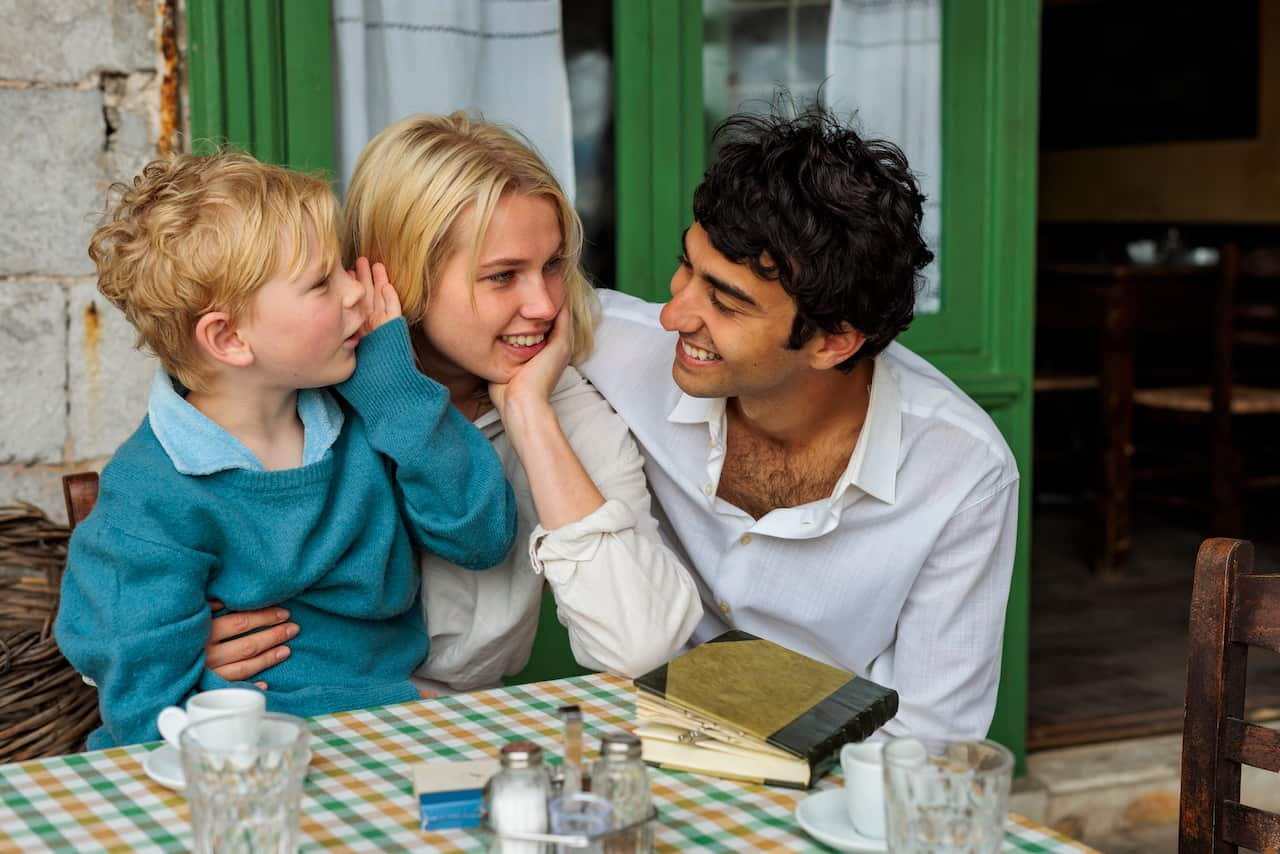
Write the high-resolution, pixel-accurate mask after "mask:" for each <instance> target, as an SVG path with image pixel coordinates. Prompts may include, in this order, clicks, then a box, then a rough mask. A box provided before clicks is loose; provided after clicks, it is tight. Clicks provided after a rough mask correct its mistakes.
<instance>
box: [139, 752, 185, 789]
mask: <svg viewBox="0 0 1280 854" xmlns="http://www.w3.org/2000/svg"><path fill="white" fill-rule="evenodd" d="M142 770H143V771H146V772H147V776H148V777H150V778H151V779H152V780H155V781H156V782H157V783H159V784H160V785H161V786H165V787H167V788H170V789H173V790H174V791H177V792H181V791H182V787H183V786H185V785H186V781H185V780H184V779H183V777H182V756H181V755H179V753H178V750H177V748H175V747H174V746H173V745H172V744H169V743H168V742H165V743H163V744H161V745H160V746H159V747H157V748H156V749H155V750H153V751H151V752H150V753H148V754H147V758H146V759H144V760H142Z"/></svg>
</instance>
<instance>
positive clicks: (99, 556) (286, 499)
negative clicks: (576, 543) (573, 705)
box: [56, 152, 516, 749]
mask: <svg viewBox="0 0 1280 854" xmlns="http://www.w3.org/2000/svg"><path fill="white" fill-rule="evenodd" d="M114 192H115V193H117V194H118V198H117V199H116V202H115V206H114V208H113V209H112V211H111V213H110V215H109V218H108V221H107V222H106V223H105V224H104V225H102V226H101V227H100V228H99V229H98V230H97V231H96V232H95V234H94V236H93V240H92V242H91V244H90V247H89V255H90V256H91V257H92V258H93V260H94V262H95V263H96V264H97V269H98V288H99V290H100V291H101V292H102V293H103V295H104V296H106V297H107V298H108V299H110V300H111V301H112V303H114V304H115V305H116V306H117V307H119V308H120V309H121V310H122V311H123V312H124V313H125V316H126V317H127V318H128V319H129V322H130V323H132V324H133V326H134V327H135V328H136V329H137V331H138V337H139V343H140V344H141V345H144V346H146V347H147V348H148V349H149V350H151V351H152V352H153V353H154V354H155V355H156V356H157V357H158V358H159V360H160V364H161V370H160V371H159V372H158V374H157V376H156V381H155V383H154V385H153V387H152V392H151V399H150V402H149V404H148V410H147V417H146V418H145V419H144V420H143V422H142V425H141V426H140V427H139V428H138V430H137V431H136V432H135V433H134V434H133V436H131V437H130V438H129V440H128V441H126V442H125V444H124V445H122V446H121V448H120V449H119V451H117V453H116V455H115V457H114V458H113V459H112V460H111V462H110V464H109V465H108V466H107V467H106V469H105V470H104V471H103V473H102V481H101V488H100V493H99V497H98V501H97V505H96V507H95V508H94V511H93V513H92V514H90V516H89V518H87V519H86V520H85V521H84V522H83V523H81V524H80V525H79V526H78V527H77V528H76V531H75V535H74V536H73V537H72V539H71V546H70V556H69V559H68V571H67V575H66V578H65V580H64V581H63V585H62V604H61V608H60V611H59V614H58V620H57V625H56V634H57V638H58V643H59V645H60V646H61V648H62V651H63V652H64V653H65V655H66V657H67V658H68V660H70V662H71V663H72V664H73V665H74V666H75V667H76V669H77V670H79V671H80V672H81V673H83V674H84V675H86V676H88V677H90V678H92V679H93V680H94V681H95V682H96V683H97V685H98V691H99V706H100V709H101V712H102V720H103V726H102V727H101V728H99V729H97V730H95V731H94V732H93V733H91V734H90V736H89V742H88V746H89V747H90V748H91V749H96V748H101V747H108V746H111V745H115V744H125V743H130V742H136V741H144V740H150V739H155V738H158V737H159V736H158V732H157V729H156V723H155V721H156V715H157V714H158V713H159V712H160V710H161V709H163V708H164V707H165V706H168V705H173V704H180V703H182V702H184V701H185V700H186V699H187V697H189V696H190V695H191V694H192V693H194V692H196V691H201V690H208V689H211V688H219V687H225V686H227V685H228V684H229V683H227V682H226V681H224V680H222V679H221V678H219V677H218V676H217V675H216V674H214V673H213V672H212V671H211V670H209V669H207V668H206V667H205V661H204V644H205V638H206V637H207V636H208V634H209V620H210V610H209V606H208V600H210V599H218V600H221V601H222V602H223V603H225V604H226V606H227V607H228V608H231V609H233V610H247V609H251V608H255V607H260V606H263V605H268V604H277V603H278V604H281V605H283V606H284V607H285V608H287V609H288V610H289V612H290V615H291V619H292V620H293V621H295V622H297V623H300V624H301V625H303V626H305V627H306V631H305V632H301V633H299V635H298V637H297V638H296V639H295V640H294V641H293V643H292V644H291V647H292V654H291V655H290V656H289V657H288V658H287V659H286V660H284V661H282V662H281V663H279V664H277V665H276V666H275V668H274V669H273V670H272V674H271V676H272V678H271V684H270V686H269V689H268V690H267V706H268V708H269V709H272V710H275V711H283V712H289V713H292V714H297V715H304V716H309V715H316V714H321V713H325V712H333V711H339V710H343V709H351V708H358V707H367V706H377V705H382V704H386V703H396V702H403V701H406V700H412V699H417V698H418V696H419V694H418V692H417V690H416V689H415V688H414V687H413V685H412V683H410V681H409V679H408V677H409V674H410V673H411V672H412V671H413V670H414V668H415V667H416V666H417V665H418V664H419V662H421V661H422V660H423V659H424V658H425V656H426V654H427V644H428V641H427V633H426V631H425V627H424V625H423V620H422V616H421V614H422V609H421V608H420V606H419V605H418V603H417V601H416V599H417V594H418V570H417V562H416V561H415V559H414V556H413V549H414V547H416V548H418V549H425V550H429V551H432V552H435V553H436V554H439V555H441V556H443V557H445V558H447V559H448V560H451V561H454V562H456V563H460V564H462V565H464V566H466V567H468V568H472V569H480V568H484V567H488V566H492V565H493V564H496V563H498V562H499V561H500V560H501V559H502V558H503V557H504V556H505V554H506V552H507V550H508V548H509V547H510V546H511V543H512V541H513V539H514V536H515V530H516V523H515V504H514V501H513V498H512V493H511V488H510V486H509V485H508V484H507V482H506V479H505V478H504V476H503V473H502V467H501V463H500V462H499V460H498V457H497V455H496V454H495V453H494V451H493V449H492V447H491V446H490V444H489V442H488V441H487V440H486V439H485V438H484V436H483V435H482V434H481V433H480V432H479V431H478V430H476V429H475V428H474V427H473V426H472V425H471V424H469V423H467V421H466V420H465V419H464V418H462V416H461V415H459V413H458V412H457V411H456V410H455V409H453V408H452V407H451V406H450V405H449V396H448V393H447V392H446V391H445V389H444V387H443V386H441V385H439V384H438V383H436V382H435V381H433V380H430V379H428V378H427V377H424V376H422V375H421V374H420V373H418V371H417V370H416V368H415V367H414V363H413V357H412V355H411V349H410V345H409V334H408V330H407V327H406V326H405V322H404V320H403V319H401V318H400V304H399V301H398V300H397V298H396V294H395V291H394V289H393V288H392V287H391V285H390V284H389V283H388V282H387V279H386V273H385V271H384V270H383V269H382V267H381V265H380V264H379V265H375V266H374V268H373V270H372V271H371V270H370V268H369V265H368V262H366V261H365V259H363V258H362V259H360V262H359V264H358V265H357V277H358V278H353V277H352V275H351V274H349V273H348V272H347V271H346V270H344V269H343V268H342V266H341V264H340V263H339V257H338V243H337V233H338V230H337V208H336V203H335V200H334V198H333V195H332V193H331V192H330V190H329V187H328V186H327V185H326V184H325V183H324V182H323V181H321V180H319V179H317V178H314V177H310V176H306V175H301V174H298V173H295V172H291V171H288V170H286V169H281V168H278V167H274V166H268V165H265V164H262V163H259V162H257V161H256V160H254V159H253V158H251V157H248V156H246V155H243V154H237V153H229V152H228V153H221V154H216V155H213V156H210V157H197V156H193V155H179V156H176V157H172V158H169V159H165V160H158V161H155V162H153V163H151V164H149V165H148V166H147V167H146V168H145V169H144V170H143V173H142V175H141V176H139V177H138V178H135V179H134V181H133V184H132V185H131V186H124V185H117V187H116V188H114ZM357 344H358V345H359V346H358V355H359V359H358V360H357V358H356V357H357ZM324 386H335V388H334V389H333V391H336V392H337V394H338V395H339V396H340V398H341V399H339V397H337V396H335V395H333V394H332V393H331V392H330V391H326V390H324V389H323V387H324Z"/></svg>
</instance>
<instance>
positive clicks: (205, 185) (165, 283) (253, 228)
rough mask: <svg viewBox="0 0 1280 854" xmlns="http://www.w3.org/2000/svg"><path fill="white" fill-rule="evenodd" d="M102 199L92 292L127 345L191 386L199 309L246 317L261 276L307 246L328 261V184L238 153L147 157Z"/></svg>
mask: <svg viewBox="0 0 1280 854" xmlns="http://www.w3.org/2000/svg"><path fill="white" fill-rule="evenodd" d="M107 207H108V209H107V214H106V217H105V219H104V222H103V224H102V225H101V226H99V227H98V229H97V230H96V231H95V232H94V233H93V238H92V240H90V242H89V257H90V258H92V259H93V263H94V264H95V265H96V266H97V269H98V290H99V291H101V292H102V295H103V296H104V297H106V298H107V299H108V300H110V301H111V302H112V304H114V305H115V306H116V307H117V308H119V309H120V310H121V311H122V312H124V315H125V317H126V318H127V319H128V321H129V323H131V324H132V325H133V328H134V329H136V330H137V332H138V346H139V347H145V348H146V349H147V350H150V351H151V352H152V353H154V354H155V355H156V357H157V358H158V359H159V360H160V364H161V366H163V367H164V369H165V370H166V371H168V372H169V373H170V374H172V375H173V376H175V377H177V378H178V380H179V381H181V382H182V384H183V385H185V386H186V387H187V388H189V389H192V390H195V391H204V390H207V387H208V382H209V379H210V376H211V368H210V363H209V360H208V359H207V358H205V357H204V356H203V355H202V353H201V351H200V348H199V345H197V344H196V340H195V328H196V322H197V321H198V320H199V319H200V316H201V315H203V314H205V313H207V312H210V311H225V312H227V314H228V315H230V317H231V319H232V321H233V322H235V321H237V320H239V319H242V318H248V317H249V316H250V308H251V304H252V299H253V296H254V294H256V293H257V292H258V289H259V288H261V287H262V286H263V285H265V284H266V283H267V282H268V281H270V280H271V278H272V277H273V276H275V275H277V274H278V273H281V272H283V273H286V274H287V275H288V276H289V277H290V278H293V277H296V276H299V275H301V274H302V272H303V271H304V270H305V269H306V267H307V264H308V261H310V260H311V258H312V257H313V255H312V253H320V254H322V255H323V256H324V257H323V261H324V264H325V267H324V269H326V270H328V269H331V268H332V267H333V265H334V264H336V263H337V261H338V203H337V200H336V199H335V198H334V196H333V190H332V189H331V188H330V187H329V185H328V183H326V182H325V181H324V180H323V179H321V178H319V177H316V176H313V175H304V174H302V173H299V172H294V171H292V170H290V169H284V168H282V167H279V166H271V165H269V164H266V163H260V162H259V161H257V160H255V159H254V158H252V157H250V156H249V155H247V154H242V153H240V152H235V151H221V152H218V153H216V154H212V155H208V156H198V155H194V154H176V155H173V156H170V157H165V158H162V159H159V160H153V161H152V162H150V163H148V164H147V165H146V166H145V167H144V168H143V170H142V174H141V175H138V176H137V177H135V178H134V179H133V181H132V182H131V183H117V184H113V185H112V186H111V188H110V190H109V191H108V197H107ZM313 234H314V236H312V235H313ZM286 248H287V250H288V252H289V257H284V256H285V249H286Z"/></svg>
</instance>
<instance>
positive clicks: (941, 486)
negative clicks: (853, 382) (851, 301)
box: [582, 292, 1018, 738]
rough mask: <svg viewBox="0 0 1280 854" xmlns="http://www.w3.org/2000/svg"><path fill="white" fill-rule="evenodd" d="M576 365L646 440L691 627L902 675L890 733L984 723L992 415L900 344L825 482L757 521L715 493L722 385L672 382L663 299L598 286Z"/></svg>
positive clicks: (1004, 505) (1010, 515) (1008, 485)
mask: <svg viewBox="0 0 1280 854" xmlns="http://www.w3.org/2000/svg"><path fill="white" fill-rule="evenodd" d="M600 296H601V301H602V303H603V306H604V319H603V322H602V323H601V324H600V326H599V327H598V329H597V332H596V342H597V350H596V355H595V356H593V357H592V358H591V359H590V360H588V361H587V363H586V364H584V365H583V366H582V371H583V373H585V374H586V376H587V377H588V378H589V379H590V380H591V381H592V382H593V383H594V384H595V385H596V387H597V388H598V389H599V390H600V391H601V392H602V393H603V394H604V396H605V397H606V399H608V401H609V402H610V403H611V404H612V405H613V407H614V409H616V410H617V411H618V414H619V415H621V416H622V418H623V420H624V421H626V422H627V425H628V426H629V427H630V428H631V432H632V434H633V435H634V436H635V438H636V440H637V441H638V442H639V443H640V447H641V450H642V451H643V452H644V455H645V459H646V464H645V472H646V474H647V475H648V479H649V485H650V488H651V489H652V490H653V493H654V496H655V497H656V498H657V504H658V505H660V507H658V508H655V509H660V510H661V511H662V512H663V517H664V518H663V524H664V534H665V535H667V536H668V537H669V538H672V537H674V539H675V540H678V541H679V543H680V544H681V545H682V546H683V552H682V554H683V555H685V556H686V559H685V564H686V565H687V566H689V567H690V568H691V569H693V570H694V572H695V574H696V575H697V576H698V577H699V578H698V581H699V588H700V592H701V595H702V600H703V604H704V616H703V619H702V621H701V623H700V624H699V626H698V628H697V629H696V630H695V632H694V634H693V636H692V638H691V642H693V643H699V642H702V641H705V640H707V639H709V638H711V637H714V636H715V635H717V634H719V633H720V632H722V631H725V630H727V629H729V628H737V629H742V630H744V631H747V632H751V633H752V634H756V635H759V636H761V637H765V638H768V639H770V640H773V641H775V642H777V643H780V644H782V645H783V646H787V647H790V648H791V649H795V650H797V651H799V652H802V653H805V654H806V655H809V656H812V657H813V658H817V659H819V660H821V661H825V662H828V663H830V664H833V665H836V666H838V667H841V668H844V669H845V670H848V671H851V672H854V673H858V674H861V675H864V676H867V677H868V678H870V679H872V680H874V681H876V682H879V683H880V684H882V685H887V686H889V687H892V688H894V689H896V690H897V691H898V695H899V710H898V717H897V718H896V719H895V721H894V723H893V724H892V725H891V726H889V727H887V728H886V729H887V730H888V731H890V732H901V731H903V730H910V731H912V732H914V733H915V734H917V735H920V736H923V737H926V738H933V737H952V738H956V737H966V738H967V737H982V736H985V735H986V733H987V729H988V727H989V726H990V724H991V718H992V714H993V712H994V709H995V701H996V688H997V684H998V682H999V676H1000V654H1001V642H1002V638H1003V635H1004V613H1005V603H1006V601H1007V599H1008V595H1009V582H1010V577H1011V575H1012V569H1013V553H1014V543H1015V536H1016V532H1017V513H1018V507H1017V505H1018V501H1017V495H1018V472H1017V467H1016V464H1015V462H1014V459H1013V455H1012V454H1011V453H1010V451H1009V448H1008V445H1006V443H1005V441H1004V439H1003V437H1002V436H1001V435H1000V433H999V431H998V430H997V429H996V427H995V425H994V424H993V423H992V421H991V419H990V418H989V417H988V416H987V414H986V413H985V412H984V411H983V410H982V409H981V408H980V407H979V406H978V405H977V404H975V403H974V402H973V401H972V400H970V399H969V398H968V397H966V396H965V394H964V393H963V392H962V391H960V389H959V388H958V387H956V385H955V384H954V383H952V382H951V381H950V380H948V379H947V378H946V377H945V376H943V375H942V373H941V372H939V371H938V370H937V369H936V368H934V367H933V366H932V365H930V364H929V363H927V362H926V361H924V360H923V359H921V358H920V357H918V356H916V355H915V354H913V353H911V352H910V351H909V350H907V349H906V348H905V347H903V346H902V345H900V344H896V343H895V344H892V345H890V346H889V347H888V348H887V349H886V350H885V351H883V352H882V353H881V354H880V355H879V356H877V357H876V359H875V371H874V376H873V380H872V385H871V399H870V404H869V407H868V410H867V416H866V421H865V423H864V425H863V427H862V431H861V433H860V435H859V437H858V441H857V444H856V445H855V447H854V450H853V453H852V455H851V456H850V458H849V463H848V466H847V467H846V468H845V471H844V474H843V476H841V478H840V480H839V481H838V482H837V483H836V486H835V488H834V489H833V490H832V493H831V495H830V496H828V497H827V498H824V499H821V500H819V501H813V502H810V503H807V504H802V505H799V506H796V507H786V508H780V509H776V510H773V511H771V512H769V513H767V514H765V515H764V516H762V517H761V518H759V519H753V518H752V517H751V516H750V515H748V514H747V513H746V512H744V511H743V510H741V509H739V508H737V507H735V506H734V505H732V504H730V503H728V502H726V501H723V500H721V499H720V498H718V497H717V496H716V491H717V489H718V486H719V482H720V471H721V468H722V467H723V465H724V448H725V429H726V423H725V400H724V399H723V398H694V397H690V396H688V395H685V394H683V393H682V392H681V391H680V389H679V387H678V386H676V384H675V382H674V381H673V380H672V377H671V365H672V360H673V358H674V356H675V347H676V338H677V336H676V335H675V333H670V332H666V331H664V330H663V329H662V327H661V325H660V324H659V322H658V312H659V310H660V308H661V307H660V306H659V305H655V304H651V303H646V302H644V301H642V300H638V299H636V298H634V297H628V296H625V295H623V294H618V293H613V292H609V293H606V292H601V294H600Z"/></svg>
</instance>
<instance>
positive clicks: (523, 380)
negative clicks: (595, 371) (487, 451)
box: [489, 310, 573, 416]
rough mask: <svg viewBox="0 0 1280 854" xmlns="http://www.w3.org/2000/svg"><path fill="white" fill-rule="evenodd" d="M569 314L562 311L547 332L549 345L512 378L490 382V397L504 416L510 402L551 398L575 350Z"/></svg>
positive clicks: (516, 402)
mask: <svg viewBox="0 0 1280 854" xmlns="http://www.w3.org/2000/svg"><path fill="white" fill-rule="evenodd" d="M568 314H569V312H568V311H564V310H562V311H561V312H560V313H559V314H557V315H556V319H555V321H554V322H553V323H552V326H551V330H550V334H548V335H547V346H546V347H543V348H542V351H541V352H540V353H538V355H536V356H534V357H533V358H532V359H530V360H529V361H527V362H525V363H524V364H523V365H521V366H520V367H519V368H518V369H517V370H516V372H515V374H513V375H512V377H511V379H510V380H508V381H507V382H505V383H490V384H489V399H490V400H492V401H493V405H494V406H495V407H497V409H498V414H499V415H500V416H505V414H506V409H507V406H508V404H515V405H520V404H521V403H524V402H530V403H542V402H545V401H547V400H548V399H550V397H551V392H552V390H554V389H555V387H556V383H558V382H560V375H561V374H563V373H564V369H565V366H566V365H568V364H569V356H570V354H571V353H572V351H573V342H572V341H571V340H570V339H571V337H572V332H571V324H570V322H569V317H568Z"/></svg>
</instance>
